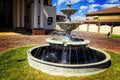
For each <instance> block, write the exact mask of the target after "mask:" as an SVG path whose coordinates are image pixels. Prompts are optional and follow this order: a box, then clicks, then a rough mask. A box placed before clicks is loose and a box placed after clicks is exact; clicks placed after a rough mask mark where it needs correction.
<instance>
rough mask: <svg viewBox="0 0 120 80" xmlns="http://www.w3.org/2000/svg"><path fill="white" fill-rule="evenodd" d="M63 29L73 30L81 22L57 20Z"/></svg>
mask: <svg viewBox="0 0 120 80" xmlns="http://www.w3.org/2000/svg"><path fill="white" fill-rule="evenodd" d="M57 24H58V25H59V26H60V28H61V29H63V30H65V31H72V30H75V29H76V28H77V27H78V26H79V25H80V24H81V23H75V22H57Z"/></svg>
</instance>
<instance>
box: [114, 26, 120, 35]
mask: <svg viewBox="0 0 120 80" xmlns="http://www.w3.org/2000/svg"><path fill="white" fill-rule="evenodd" d="M113 34H119V35H120V26H116V27H114V28H113Z"/></svg>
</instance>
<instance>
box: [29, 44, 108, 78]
mask: <svg viewBox="0 0 120 80" xmlns="http://www.w3.org/2000/svg"><path fill="white" fill-rule="evenodd" d="M43 47H44V48H46V47H49V45H48V44H45V45H40V46H37V47H34V48H31V49H29V50H28V52H27V56H28V63H29V65H30V66H31V67H33V68H35V69H38V70H40V71H42V72H45V73H47V74H50V75H57V76H86V75H91V74H96V73H100V72H103V71H105V70H107V68H108V67H109V66H110V56H109V55H108V54H107V53H106V52H104V51H102V50H99V49H96V48H93V47H90V49H92V50H94V51H97V52H98V53H96V54H99V56H98V57H100V58H102V60H101V61H98V62H93V63H87V64H60V63H52V62H48V61H43V60H40V59H39V58H38V57H35V56H34V54H35V53H34V52H35V51H36V50H37V49H38V48H43ZM40 54H43V53H40ZM103 57H104V58H103Z"/></svg>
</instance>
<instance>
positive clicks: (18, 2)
mask: <svg viewBox="0 0 120 80" xmlns="http://www.w3.org/2000/svg"><path fill="white" fill-rule="evenodd" d="M17 27H20V0H17Z"/></svg>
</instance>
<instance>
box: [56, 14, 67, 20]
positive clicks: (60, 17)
mask: <svg viewBox="0 0 120 80" xmlns="http://www.w3.org/2000/svg"><path fill="white" fill-rule="evenodd" d="M65 18H66V17H65V15H62V14H56V22H64V21H65Z"/></svg>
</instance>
